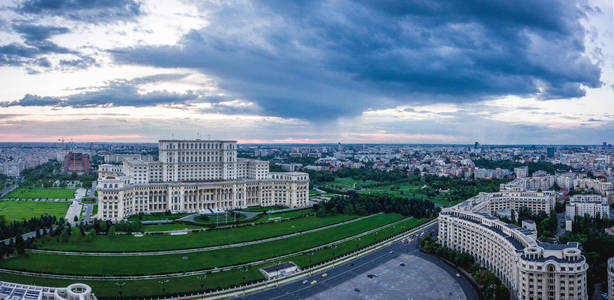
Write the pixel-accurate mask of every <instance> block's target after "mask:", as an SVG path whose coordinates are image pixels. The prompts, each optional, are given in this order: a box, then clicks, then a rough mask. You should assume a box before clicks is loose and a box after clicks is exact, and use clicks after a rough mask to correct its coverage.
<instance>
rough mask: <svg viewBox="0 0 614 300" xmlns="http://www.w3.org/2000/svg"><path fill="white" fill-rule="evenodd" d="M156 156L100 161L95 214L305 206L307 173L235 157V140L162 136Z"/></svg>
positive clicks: (119, 215)
mask: <svg viewBox="0 0 614 300" xmlns="http://www.w3.org/2000/svg"><path fill="white" fill-rule="evenodd" d="M158 149H159V160H158V161H145V160H143V159H139V158H135V157H126V158H124V159H123V164H122V167H121V168H117V167H114V166H112V165H101V166H100V169H99V173H98V185H97V186H96V189H97V190H98V218H99V219H103V220H122V219H124V218H126V217H129V216H131V215H134V214H139V213H152V212H164V211H170V212H172V213H188V212H218V211H221V210H228V209H234V208H244V207H247V206H253V205H263V206H271V205H285V206H289V207H302V206H307V205H308V202H309V174H307V173H302V172H269V162H268V161H261V160H255V159H242V158H237V143H236V141H210V140H207V141H203V140H162V141H160V142H159V145H158Z"/></svg>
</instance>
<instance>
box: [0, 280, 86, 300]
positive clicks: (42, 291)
mask: <svg viewBox="0 0 614 300" xmlns="http://www.w3.org/2000/svg"><path fill="white" fill-rule="evenodd" d="M0 299H2V300H4V299H10V300H96V296H95V295H94V294H93V293H92V288H90V287H89V285H86V284H83V283H74V284H71V285H69V286H68V287H65V288H54V287H46V286H36V285H27V284H18V283H12V282H5V281H0Z"/></svg>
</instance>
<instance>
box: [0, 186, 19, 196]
mask: <svg viewBox="0 0 614 300" xmlns="http://www.w3.org/2000/svg"><path fill="white" fill-rule="evenodd" d="M17 187H18V185H16V184H15V185H12V186H9V187H7V188H5V189H3V190H2V191H1V192H0V197H2V196H4V195H6V194H8V193H10V192H11V191H12V190H14V189H16V188H17Z"/></svg>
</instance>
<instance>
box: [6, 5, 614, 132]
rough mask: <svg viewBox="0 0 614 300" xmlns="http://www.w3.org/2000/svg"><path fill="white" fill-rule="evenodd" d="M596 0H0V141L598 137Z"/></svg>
mask: <svg viewBox="0 0 614 300" xmlns="http://www.w3.org/2000/svg"><path fill="white" fill-rule="evenodd" d="M612 5H613V1H612V0H542V1H533V0H530V1H529V0H517V1H508V0H464V1H454V0H447V1H443V0H405V1H391V0H378V1H348V0H330V1H328V0H324V1H300V0H297V1H286V0H267V1H259V0H254V1H246V0H239V1H234V0H223V1H214V0H200V1H189V0H155V1H149V0H142V1H141V0H26V1H12V0H2V1H0V83H1V84H0V142H15V141H24V142H26V141H27V142H32V141H41V142H49V141H57V140H58V139H59V138H61V137H64V138H65V139H66V140H72V141H75V142H155V141H157V140H158V139H165V138H185V139H195V138H201V139H207V138H211V139H236V140H238V141H239V142H240V143H337V142H341V143H429V144H430V143H443V144H448V143H473V142H474V141H479V142H480V143H483V144H601V143H602V142H604V141H606V142H609V143H614V103H613V102H612V101H614V9H613V7H612Z"/></svg>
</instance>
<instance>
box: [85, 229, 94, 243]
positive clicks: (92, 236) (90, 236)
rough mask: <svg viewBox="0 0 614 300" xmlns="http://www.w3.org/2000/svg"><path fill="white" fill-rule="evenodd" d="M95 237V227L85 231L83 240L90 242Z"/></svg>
mask: <svg viewBox="0 0 614 300" xmlns="http://www.w3.org/2000/svg"><path fill="white" fill-rule="evenodd" d="M95 237H96V229H94V228H92V229H90V230H89V231H88V232H87V235H86V236H85V240H86V241H88V242H91V241H92V240H94V238H95Z"/></svg>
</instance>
